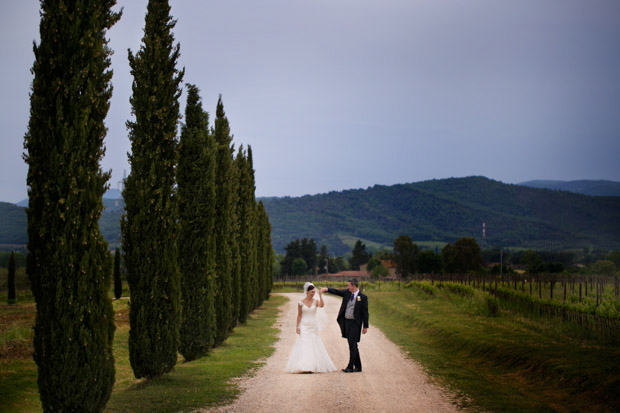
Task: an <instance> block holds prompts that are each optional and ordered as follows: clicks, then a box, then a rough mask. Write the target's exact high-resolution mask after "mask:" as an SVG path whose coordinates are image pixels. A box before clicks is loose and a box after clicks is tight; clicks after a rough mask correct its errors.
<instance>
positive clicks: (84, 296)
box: [24, 0, 272, 411]
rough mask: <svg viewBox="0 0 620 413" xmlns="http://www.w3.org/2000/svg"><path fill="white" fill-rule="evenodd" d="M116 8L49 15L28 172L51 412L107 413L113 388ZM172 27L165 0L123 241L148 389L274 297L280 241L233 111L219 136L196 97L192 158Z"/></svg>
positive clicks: (92, 3)
mask: <svg viewBox="0 0 620 413" xmlns="http://www.w3.org/2000/svg"><path fill="white" fill-rule="evenodd" d="M115 4H116V0H74V1H68V2H58V1H52V0H41V2H40V5H41V13H40V15H41V21H40V42H39V44H36V43H35V44H34V47H33V49H34V55H35V62H34V64H33V68H32V73H33V75H34V79H33V83H32V86H31V94H30V119H29V123H28V130H27V132H26V135H25V137H24V149H25V151H26V153H25V154H24V159H25V161H26V163H27V164H28V167H29V169H28V176H27V184H28V188H29V189H28V195H29V206H28V208H27V216H28V250H29V254H28V257H27V264H26V271H27V274H28V277H29V279H30V283H31V288H32V291H33V295H34V297H35V300H36V303H37V316H36V321H35V329H34V331H35V334H34V359H35V362H36V364H37V367H38V386H39V393H40V397H41V402H42V407H43V410H44V411H102V410H103V409H104V407H105V405H106V403H107V401H108V399H109V397H110V394H111V391H112V386H113V384H114V375H115V368H114V358H113V353H112V344H113V336H114V330H115V326H114V313H113V309H112V304H111V300H110V299H109V297H108V294H109V289H110V275H111V272H112V271H111V269H112V259H111V255H110V253H109V250H108V244H107V243H106V242H105V240H104V238H103V236H102V234H101V233H100V231H99V225H98V222H99V217H100V216H101V211H102V209H103V203H102V196H103V193H104V192H105V190H106V187H107V181H108V180H109V178H110V173H109V172H103V171H102V170H101V166H100V165H101V160H102V158H103V156H104V154H105V148H104V145H103V140H104V137H105V135H106V132H107V130H106V127H105V124H104V120H105V117H106V115H107V112H108V109H109V101H110V97H111V95H112V86H111V78H112V71H111V70H110V55H111V50H110V49H109V48H108V40H107V39H106V38H105V34H106V32H107V30H109V29H110V28H111V27H112V26H113V25H114V24H115V23H116V22H117V21H118V20H119V19H120V17H121V13H120V12H119V13H114V12H112V11H111V9H112V7H113V6H114V5H115ZM175 23H176V22H175V21H173V20H172V19H171V17H170V6H169V5H168V0H149V2H148V8H147V14H146V18H145V28H144V37H143V45H142V46H141V48H140V50H139V51H138V52H137V53H136V54H135V55H134V54H132V53H131V52H129V63H130V67H131V73H132V75H133V78H134V81H133V86H132V88H133V93H132V97H131V105H132V115H133V116H135V120H134V121H129V122H127V127H128V130H129V137H130V140H131V145H132V153H131V155H130V156H129V161H130V164H131V173H130V175H129V176H128V177H127V179H126V181H125V189H124V197H125V205H126V206H125V208H126V211H125V215H124V217H123V220H122V222H121V227H122V234H123V250H124V260H125V266H126V270H127V279H128V283H129V287H130V294H131V307H130V337H129V353H130V363H131V366H132V369H133V371H134V374H135V376H136V377H155V376H159V375H161V374H164V373H166V372H168V371H170V370H171V369H172V368H173V367H174V365H175V363H176V360H177V351H180V352H181V354H183V356H184V357H185V358H186V359H188V360H189V359H192V358H196V357H199V356H200V355H202V354H204V353H205V352H207V351H208V350H209V348H211V347H212V346H213V345H216V344H217V343H221V342H222V341H223V340H224V339H225V338H226V337H227V335H228V334H229V333H230V331H231V330H232V328H234V326H235V325H236V323H237V322H239V321H244V320H245V319H246V317H247V314H248V313H249V311H251V309H253V308H255V307H256V306H258V305H260V303H262V301H263V300H264V299H266V298H267V297H268V294H269V291H270V290H271V260H272V250H271V240H270V232H271V230H270V226H269V220H268V217H267V215H266V213H265V210H264V208H263V206H262V204H261V203H256V200H255V199H254V176H253V166H252V155H251V150H250V149H249V148H248V150H247V152H246V151H244V150H243V149H242V148H241V149H240V150H239V151H238V153H237V155H236V157H234V156H233V155H234V149H233V146H232V145H231V140H232V137H231V135H230V128H229V125H228V120H227V119H226V117H225V115H224V110H223V104H222V102H221V98H220V101H219V102H218V106H217V112H216V121H215V127H214V129H213V130H211V131H209V130H208V115H207V114H206V113H205V112H204V111H202V108H201V106H200V99H199V96H198V89H197V88H195V87H193V86H189V87H188V112H187V113H186V125H185V126H184V128H183V131H182V135H183V136H182V140H183V144H181V145H180V144H179V140H178V138H177V136H176V132H177V124H178V121H179V119H180V112H179V98H180V95H181V87H180V85H181V82H182V80H183V75H184V72H183V71H178V70H177V69H176V61H177V59H178V57H179V46H178V45H176V46H174V45H173V43H174V38H173V35H172V32H171V30H172V29H173V27H174V25H175ZM192 139H194V140H195V142H194V143H193V145H194V149H192V143H191V140H192ZM179 156H180V159H179ZM177 168H178V176H177ZM246 248H252V250H251V251H249V250H247V249H246ZM242 255H243V258H241V256H242ZM246 255H247V256H246ZM115 261H117V262H118V259H117V260H115ZM248 271H249V272H248ZM117 293H118V291H115V294H117ZM242 297H244V299H243V301H242ZM246 299H247V300H246ZM246 301H247V302H246ZM197 326H199V327H198V328H196V327H197ZM190 327H191V328H190Z"/></svg>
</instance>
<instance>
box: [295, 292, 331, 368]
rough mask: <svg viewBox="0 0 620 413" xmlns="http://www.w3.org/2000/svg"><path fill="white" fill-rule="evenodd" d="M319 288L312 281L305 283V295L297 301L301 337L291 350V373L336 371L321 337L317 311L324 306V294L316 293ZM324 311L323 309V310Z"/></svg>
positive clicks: (297, 328)
mask: <svg viewBox="0 0 620 413" xmlns="http://www.w3.org/2000/svg"><path fill="white" fill-rule="evenodd" d="M316 292H317V289H316V288H315V287H314V284H312V283H309V282H307V283H305V284H304V294H305V297H304V298H303V299H302V300H301V301H298V302H297V327H296V332H297V334H299V338H298V339H297V342H296V343H295V346H294V347H293V350H292V351H291V356H290V358H289V360H288V365H287V366H286V371H287V372H289V373H328V372H331V371H336V367H334V363H332V360H331V359H330V358H329V354H327V350H325V346H323V342H322V341H321V338H320V337H319V317H320V315H317V311H318V309H319V308H322V307H323V305H324V304H323V294H322V293H321V292H320V291H319V299H318V300H315V299H314V295H315V294H316ZM321 311H322V310H321Z"/></svg>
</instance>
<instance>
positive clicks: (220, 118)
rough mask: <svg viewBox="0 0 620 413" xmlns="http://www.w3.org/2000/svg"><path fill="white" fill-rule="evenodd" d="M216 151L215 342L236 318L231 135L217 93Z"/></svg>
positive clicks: (224, 336)
mask: <svg viewBox="0 0 620 413" xmlns="http://www.w3.org/2000/svg"><path fill="white" fill-rule="evenodd" d="M213 134H214V138H215V144H216V145H217V151H216V172H215V179H216V182H217V188H216V197H215V199H216V205H215V226H214V231H213V233H214V234H215V236H216V244H217V253H216V258H215V259H216V262H215V268H216V286H217V287H216V288H217V291H216V298H215V303H216V311H217V334H216V337H215V344H216V345H219V344H221V343H222V342H224V340H226V338H227V337H228V334H229V332H230V327H231V325H233V322H236V321H237V318H235V317H233V307H232V303H233V290H232V284H233V281H232V273H233V261H232V260H233V257H232V252H231V251H232V250H231V248H232V245H234V244H233V240H234V238H235V237H234V225H235V204H234V203H233V201H234V197H233V196H234V194H235V192H234V188H235V181H234V178H235V175H234V170H233V166H234V165H233V150H234V149H233V147H232V144H231V142H232V137H231V136H230V126H229V124H228V119H227V118H226V113H225V112H224V104H223V103H222V97H221V96H220V97H219V99H218V102H217V108H216V111H215V126H214V130H213Z"/></svg>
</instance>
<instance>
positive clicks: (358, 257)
mask: <svg viewBox="0 0 620 413" xmlns="http://www.w3.org/2000/svg"><path fill="white" fill-rule="evenodd" d="M370 257H372V254H370V253H369V252H366V244H364V243H363V242H362V240H359V239H358V240H357V242H356V243H355V246H354V247H353V251H352V253H351V258H350V259H349V266H350V267H351V269H352V270H359V269H360V265H364V264H366V263H367V262H368V260H369V259H370Z"/></svg>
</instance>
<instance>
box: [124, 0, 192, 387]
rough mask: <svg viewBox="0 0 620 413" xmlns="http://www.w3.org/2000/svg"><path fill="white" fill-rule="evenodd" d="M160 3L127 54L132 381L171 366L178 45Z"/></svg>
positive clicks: (154, 1) (176, 287) (152, 0)
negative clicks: (134, 48) (139, 43)
mask: <svg viewBox="0 0 620 413" xmlns="http://www.w3.org/2000/svg"><path fill="white" fill-rule="evenodd" d="M175 24H176V21H174V20H172V19H171V17H170V5H169V4H168V1H167V0H149V2H148V6H147V14H146V19H145V27H144V37H143V38H142V42H143V44H142V46H141V48H140V50H139V51H138V52H137V53H136V54H135V55H133V54H132V53H131V51H129V65H130V67H131V74H132V75H133V85H132V92H133V93H132V96H131V98H130V102H131V105H132V114H133V115H134V116H135V121H133V122H132V121H128V122H127V128H128V129H129V138H130V140H131V154H130V155H129V163H130V165H131V173H130V174H129V176H128V177H127V179H126V180H125V189H124V193H123V195H124V199H125V215H124V217H123V220H122V222H121V224H122V225H121V226H122V234H123V250H124V252H125V267H126V270H127V281H128V283H129V288H130V294H131V310H130V313H129V323H130V330H129V360H130V363H131V367H132V369H133V372H134V375H135V376H136V377H137V378H140V377H147V378H150V377H156V376H160V375H162V374H165V373H167V372H169V371H170V370H172V368H173V367H174V365H175V364H176V360H177V348H178V346H179V326H180V322H181V319H180V314H181V309H180V272H179V262H178V252H177V243H176V241H177V235H178V229H177V225H178V223H177V217H178V212H177V207H176V204H175V202H176V200H175V189H174V188H175V168H176V165H177V146H178V141H177V137H176V133H177V123H178V121H179V118H180V112H179V97H180V94H181V89H180V86H179V85H180V83H181V81H182V79H183V73H184V71H183V70H182V71H178V70H177V69H176V63H177V60H178V58H179V45H178V44H177V45H176V46H173V43H174V36H173V34H172V29H173V28H174V26H175Z"/></svg>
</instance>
